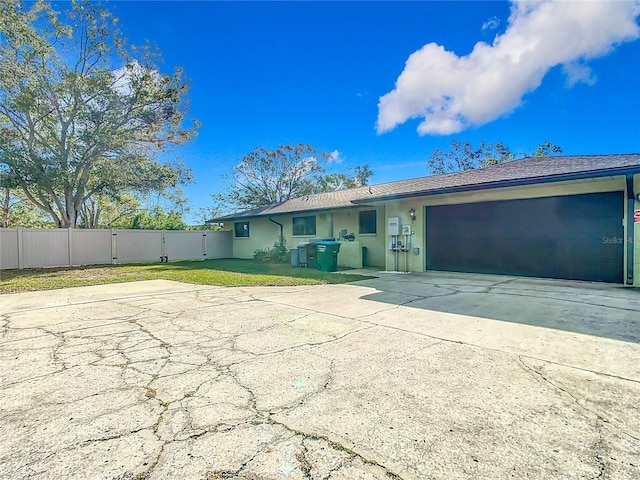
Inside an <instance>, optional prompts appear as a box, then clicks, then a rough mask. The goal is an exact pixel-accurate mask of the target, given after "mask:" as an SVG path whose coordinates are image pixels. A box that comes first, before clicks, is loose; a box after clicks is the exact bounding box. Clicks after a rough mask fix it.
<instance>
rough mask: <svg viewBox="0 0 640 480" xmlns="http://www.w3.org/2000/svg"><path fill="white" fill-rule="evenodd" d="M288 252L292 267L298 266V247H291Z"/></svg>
mask: <svg viewBox="0 0 640 480" xmlns="http://www.w3.org/2000/svg"><path fill="white" fill-rule="evenodd" d="M289 253H290V254H291V266H292V267H299V266H300V257H299V256H298V249H297V248H292V249H291V250H289Z"/></svg>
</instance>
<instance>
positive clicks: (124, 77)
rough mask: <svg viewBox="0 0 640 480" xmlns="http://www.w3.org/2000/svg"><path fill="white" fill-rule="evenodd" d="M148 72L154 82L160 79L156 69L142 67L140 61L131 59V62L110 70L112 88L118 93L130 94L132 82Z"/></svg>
mask: <svg viewBox="0 0 640 480" xmlns="http://www.w3.org/2000/svg"><path fill="white" fill-rule="evenodd" d="M147 72H149V73H150V74H151V78H152V80H153V81H154V82H158V81H159V80H160V74H159V73H158V72H157V71H156V70H148V69H146V68H145V67H143V66H142V65H141V64H140V62H138V61H137V60H133V61H132V62H131V63H128V64H127V65H124V66H123V67H120V68H118V69H116V70H113V71H112V72H111V75H112V76H113V85H112V88H113V89H114V90H115V91H116V92H118V93H119V94H120V95H131V94H132V93H133V87H132V85H131V84H132V82H133V81H134V79H138V78H140V77H142V76H143V75H145V73H147Z"/></svg>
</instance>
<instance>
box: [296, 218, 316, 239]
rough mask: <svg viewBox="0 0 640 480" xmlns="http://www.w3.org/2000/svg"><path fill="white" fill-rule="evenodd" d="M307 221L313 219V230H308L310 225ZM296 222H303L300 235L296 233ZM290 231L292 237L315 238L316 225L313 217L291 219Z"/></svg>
mask: <svg viewBox="0 0 640 480" xmlns="http://www.w3.org/2000/svg"><path fill="white" fill-rule="evenodd" d="M309 219H313V229H308V227H309V225H310V221H309ZM296 220H304V231H303V232H302V233H300V232H296ZM291 230H292V233H293V236H294V237H313V236H315V234H316V232H317V230H318V225H317V219H316V216H315V215H305V216H304V217H293V218H292V219H291ZM311 230H313V231H311Z"/></svg>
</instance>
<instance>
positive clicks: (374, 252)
mask: <svg viewBox="0 0 640 480" xmlns="http://www.w3.org/2000/svg"><path fill="white" fill-rule="evenodd" d="M373 209H374V207H355V208H353V209H348V210H336V211H334V212H333V227H334V228H333V232H334V235H335V237H336V238H338V237H339V236H340V231H341V230H342V229H346V230H347V232H348V233H354V234H355V235H356V241H358V242H359V243H360V245H361V246H362V247H366V248H367V265H368V266H376V267H380V268H384V265H385V254H386V250H385V232H386V220H385V214H384V207H377V208H375V210H376V223H377V224H376V233H375V234H371V233H369V234H361V233H360V232H359V226H360V224H359V212H360V211H364V210H373ZM338 261H339V262H340V256H338ZM345 265H346V264H345Z"/></svg>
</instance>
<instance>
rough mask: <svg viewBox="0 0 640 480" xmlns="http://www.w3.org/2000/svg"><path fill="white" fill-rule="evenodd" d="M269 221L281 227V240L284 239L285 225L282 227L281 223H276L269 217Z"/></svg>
mask: <svg viewBox="0 0 640 480" xmlns="http://www.w3.org/2000/svg"><path fill="white" fill-rule="evenodd" d="M269 221H270V222H273V223H275V224H276V225H279V226H280V238H281V239H282V238H284V225H282V224H281V223H280V222H276V221H275V220H274V219H273V218H271V217H269Z"/></svg>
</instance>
